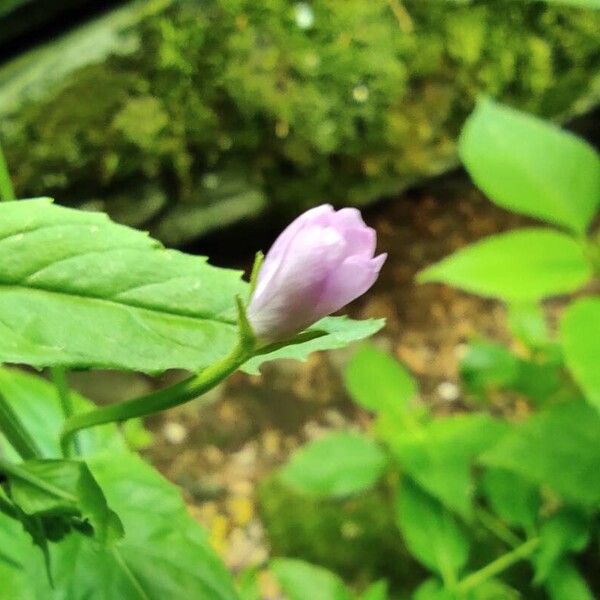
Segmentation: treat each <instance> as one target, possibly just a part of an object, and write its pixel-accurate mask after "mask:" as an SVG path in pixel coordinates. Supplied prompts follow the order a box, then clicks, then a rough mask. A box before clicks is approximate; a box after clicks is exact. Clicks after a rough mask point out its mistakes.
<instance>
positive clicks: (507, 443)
mask: <svg viewBox="0 0 600 600" xmlns="http://www.w3.org/2000/svg"><path fill="white" fill-rule="evenodd" d="M598 440H600V415H599V414H598V412H597V411H596V410H595V409H594V408H592V407H591V406H589V405H587V404H586V403H585V402H566V403H563V404H557V405H554V406H552V407H551V408H548V409H545V410H543V411H541V412H539V413H537V414H535V415H533V416H531V417H529V418H528V419H527V420H526V421H524V422H523V423H522V424H520V425H518V426H516V427H514V428H513V429H511V430H510V431H509V432H507V433H506V434H505V435H504V436H503V437H502V438H501V439H500V441H499V442H498V444H496V445H495V446H494V447H493V448H491V449H490V450H488V451H487V452H485V453H484V454H483V456H482V457H481V460H482V462H483V463H484V464H486V465H490V466H494V467H498V468H502V469H507V470H509V471H511V472H513V473H517V474H518V475H520V476H522V477H525V478H526V479H528V480H529V481H532V482H534V483H536V484H538V485H546V486H549V487H550V488H552V489H554V491H555V492H557V493H558V494H560V495H561V496H563V497H564V499H565V500H567V501H569V502H571V503H574V504H576V505H580V506H584V507H585V506H589V507H593V506H597V505H598V503H599V502H600V471H599V469H598V465H600V444H599V443H598Z"/></svg>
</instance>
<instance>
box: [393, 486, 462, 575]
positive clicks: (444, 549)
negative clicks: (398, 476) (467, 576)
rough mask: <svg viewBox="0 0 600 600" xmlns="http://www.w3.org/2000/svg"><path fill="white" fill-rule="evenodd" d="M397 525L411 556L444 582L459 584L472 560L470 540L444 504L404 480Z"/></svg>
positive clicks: (398, 506)
mask: <svg viewBox="0 0 600 600" xmlns="http://www.w3.org/2000/svg"><path fill="white" fill-rule="evenodd" d="M396 522H397V523H398V527H399V528H400V531H401V532H402V535H403V536H404V539H405V541H406V544H407V546H408V549H409V551H410V553H411V554H412V555H413V556H414V557H415V558H416V559H417V560H418V561H419V562H421V563H423V564H424V565H425V566H426V567H428V568H429V569H432V570H433V571H436V572H437V573H439V574H440V575H441V576H442V578H443V579H444V580H448V581H455V580H456V579H457V578H458V574H459V572H460V570H461V569H462V567H463V566H464V565H465V564H466V562H467V559H468V556H469V540H468V538H467V537H466V536H465V534H464V533H463V531H462V529H461V528H460V527H459V526H458V524H457V522H456V520H455V518H454V517H453V516H452V515H451V514H450V512H449V511H448V510H446V509H445V508H444V507H443V506H442V505H441V504H440V502H438V501H437V500H436V499H435V498H433V497H432V496H430V495H429V494H427V493H425V492H424V491H422V490H421V489H420V488H419V487H418V486H417V485H416V484H415V483H413V482H412V481H411V480H410V479H409V478H404V479H403V481H402V487H401V488H400V490H399V491H398V495H397V498H396Z"/></svg>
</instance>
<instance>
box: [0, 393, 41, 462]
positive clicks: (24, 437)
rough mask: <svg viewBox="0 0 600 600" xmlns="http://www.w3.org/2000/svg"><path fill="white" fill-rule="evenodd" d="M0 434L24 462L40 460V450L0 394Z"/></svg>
mask: <svg viewBox="0 0 600 600" xmlns="http://www.w3.org/2000/svg"><path fill="white" fill-rule="evenodd" d="M0 432H2V433H3V434H4V437H5V438H6V439H7V440H8V443H9V444H10V445H11V446H12V447H13V448H14V449H15V450H16V451H17V452H18V454H19V456H20V457H21V458H23V459H24V460H28V459H30V458H40V457H41V456H42V452H41V450H40V449H39V448H38V446H37V444H36V442H35V440H34V439H33V438H32V437H31V435H29V432H28V431H27V429H25V426H24V425H23V423H21V421H20V420H19V417H18V416H17V415H16V413H15V412H14V410H13V408H12V406H11V405H10V404H9V403H8V401H7V400H6V398H5V397H4V396H3V395H2V394H1V393H0Z"/></svg>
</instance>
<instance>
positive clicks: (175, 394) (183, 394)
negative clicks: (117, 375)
mask: <svg viewBox="0 0 600 600" xmlns="http://www.w3.org/2000/svg"><path fill="white" fill-rule="evenodd" d="M252 356H253V351H252V346H249V345H248V344H245V343H243V340H241V341H240V343H239V344H238V345H237V346H236V347H235V348H234V349H233V350H232V352H231V353H230V354H229V355H228V356H226V357H225V358H223V359H222V360H220V361H219V362H217V363H215V364H213V365H211V366H210V367H207V368H206V369H205V370H204V371H202V372H200V373H198V374H197V375H194V376H192V377H190V378H189V379H186V380H185V381H182V382H180V383H177V384H175V385H173V386H171V387H168V388H166V389H164V390H159V391H158V392H154V393H153V394H148V395H147V396H142V397H141V398H136V399H134V400H129V401H127V402H121V403H119V404H112V405H110V406H105V407H102V408H97V409H95V410H92V411H90V412H87V413H79V414H76V415H73V416H72V417H70V418H69V419H67V421H66V423H65V425H64V427H63V432H62V436H61V445H62V447H63V450H64V449H66V448H68V446H69V443H70V440H71V438H72V436H73V435H74V434H75V432H77V431H79V430H81V429H87V428H88V427H94V426H96V425H103V424H105V423H120V422H122V421H126V420H128V419H133V418H136V417H144V416H146V415H150V414H153V413H156V412H160V411H163V410H166V409H168V408H173V407H174V406H179V405H180V404H184V403H185V402H189V401H190V400H193V399H194V398H196V397H198V396H200V395H202V394H204V393H205V392H207V391H208V390H210V389H212V388H213V387H215V386H216V385H217V384H218V383H220V382H221V381H223V380H224V379H225V378H226V377H228V376H229V375H231V374H232V373H233V372H234V371H237V369H238V368H239V367H241V366H242V365H243V364H244V363H245V362H246V361H247V360H248V359H249V358H251V357H252Z"/></svg>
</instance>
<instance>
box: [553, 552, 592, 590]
mask: <svg viewBox="0 0 600 600" xmlns="http://www.w3.org/2000/svg"><path fill="white" fill-rule="evenodd" d="M545 587H546V591H547V592H548V596H549V598H550V600H575V599H576V600H594V598H595V596H594V594H593V592H592V590H591V589H590V588H589V586H588V584H587V582H586V581H585V579H584V578H583V577H582V576H581V574H580V573H579V571H578V570H577V568H576V567H575V566H574V565H573V564H572V563H571V562H570V561H568V560H563V561H561V562H560V563H559V564H557V565H555V566H554V568H553V569H552V571H551V572H550V574H549V575H548V579H547V580H546V581H545Z"/></svg>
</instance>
